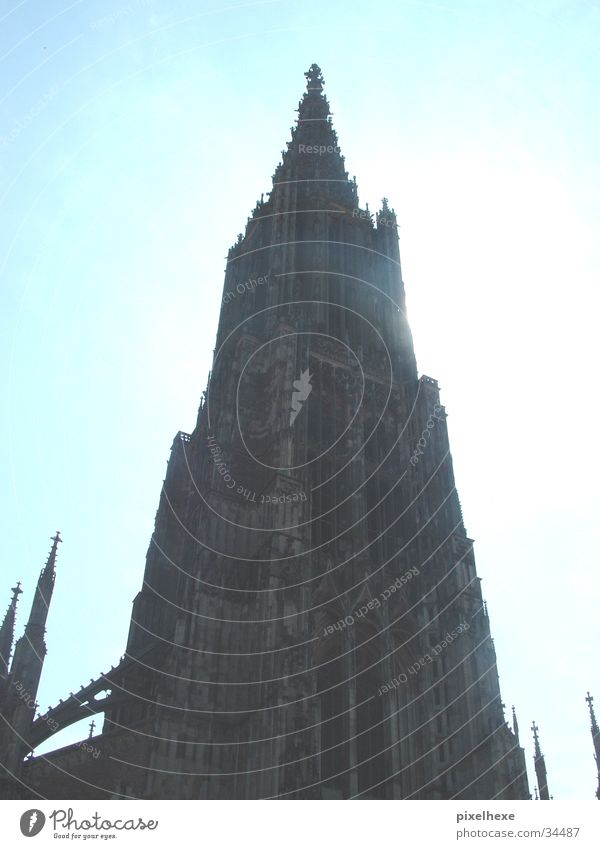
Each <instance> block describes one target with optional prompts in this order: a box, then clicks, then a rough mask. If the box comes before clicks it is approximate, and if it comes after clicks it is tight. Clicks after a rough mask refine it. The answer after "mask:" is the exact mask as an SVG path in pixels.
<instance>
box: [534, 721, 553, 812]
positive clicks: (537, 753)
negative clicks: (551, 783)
mask: <svg viewBox="0 0 600 849" xmlns="http://www.w3.org/2000/svg"><path fill="white" fill-rule="evenodd" d="M531 730H532V731H533V746H534V753H533V763H534V766H535V775H536V778H537V781H538V786H539V788H540V799H550V794H549V793H548V777H547V775H546V762H545V760H544V756H543V755H542V751H541V749H540V738H539V737H538V731H539V730H540V729H539V728H538V726H537V725H536V724H535V721H534V722H533V723H532V725H531Z"/></svg>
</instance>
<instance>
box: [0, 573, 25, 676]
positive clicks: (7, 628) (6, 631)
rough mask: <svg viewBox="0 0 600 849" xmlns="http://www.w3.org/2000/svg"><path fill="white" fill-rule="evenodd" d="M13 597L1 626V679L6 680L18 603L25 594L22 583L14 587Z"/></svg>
mask: <svg viewBox="0 0 600 849" xmlns="http://www.w3.org/2000/svg"><path fill="white" fill-rule="evenodd" d="M11 592H12V594H13V597H12V599H11V602H10V604H9V605H8V610H7V611H6V616H5V617H4V621H3V622H2V625H1V626H0V677H2V678H6V676H7V674H8V662H9V660H10V654H11V652H12V646H13V640H14V636H15V617H16V613H17V602H18V600H19V595H20V594H21V593H22V592H23V590H22V589H21V582H20V581H18V582H17V586H16V587H13V588H12V590H11Z"/></svg>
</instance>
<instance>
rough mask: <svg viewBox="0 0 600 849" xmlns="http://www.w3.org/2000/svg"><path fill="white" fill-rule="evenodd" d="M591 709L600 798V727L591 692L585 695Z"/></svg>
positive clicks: (597, 790) (598, 796) (599, 797)
mask: <svg viewBox="0 0 600 849" xmlns="http://www.w3.org/2000/svg"><path fill="white" fill-rule="evenodd" d="M585 700H586V702H587V703H588V707H589V709H590V720H591V723H592V727H591V731H592V741H593V743H594V757H595V759H596V769H597V770H598V788H597V789H596V799H600V729H599V728H598V723H597V722H596V714H595V712H594V697H593V696H590V694H589V692H588V694H587V696H586V697H585Z"/></svg>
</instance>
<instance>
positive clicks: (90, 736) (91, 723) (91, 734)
mask: <svg viewBox="0 0 600 849" xmlns="http://www.w3.org/2000/svg"><path fill="white" fill-rule="evenodd" d="M95 727H96V723H95V722H94V720H93V719H92V721H91V722H90V733H89V735H88V740H91V738H92V737H93V735H94V728H95Z"/></svg>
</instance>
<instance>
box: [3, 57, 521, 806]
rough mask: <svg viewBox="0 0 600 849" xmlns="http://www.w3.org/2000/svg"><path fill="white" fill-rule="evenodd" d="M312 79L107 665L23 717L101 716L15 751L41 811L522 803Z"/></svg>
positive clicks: (440, 507) (430, 451)
mask: <svg viewBox="0 0 600 849" xmlns="http://www.w3.org/2000/svg"><path fill="white" fill-rule="evenodd" d="M306 76H307V80H308V86H307V91H306V93H305V94H304V96H303V98H302V100H301V102H300V104H299V110H298V120H297V123H296V125H295V126H294V128H293V130H292V138H291V141H290V142H289V143H288V146H287V150H286V151H285V152H284V153H283V156H282V161H281V163H280V164H279V165H278V166H277V169H276V171H275V174H274V177H273V189H272V191H271V192H270V194H269V197H268V199H264V198H262V199H261V201H260V202H259V203H258V204H257V205H256V208H255V209H254V211H253V213H252V216H251V217H250V218H249V219H248V224H247V227H246V230H245V233H244V234H241V235H240V237H239V238H238V241H237V243H236V244H235V245H234V247H232V248H231V250H230V251H229V256H228V262H227V269H226V273H225V282H224V288H223V300H222V308H221V315H220V322H219V329H218V334H217V342H216V348H215V357H214V362H213V367H212V371H211V374H210V378H209V381H208V386H207V391H206V393H205V394H204V397H203V400H202V403H201V405H200V410H199V414H198V420H197V423H196V426H195V428H194V430H193V432H192V433H190V434H186V433H178V434H177V436H176V437H175V440H174V442H173V446H172V449H171V456H170V460H169V464H168V470H167V474H166V479H165V482H164V486H163V490H162V493H161V496H160V502H159V508H158V512H157V515H156V524H155V530H154V534H153V537H152V541H151V543H150V547H149V550H148V555H147V561H146V568H145V574H144V580H143V585H142V589H141V590H140V592H139V594H138V596H137V597H136V599H135V601H134V605H133V613H132V619H131V627H130V632H129V638H128V643H127V649H126V653H125V655H124V658H123V659H122V660H121V662H119V664H118V665H117V666H116V668H114V669H111V671H110V672H109V673H106V674H104V675H103V676H101V677H100V678H99V679H97V680H96V681H93V682H91V684H90V686H89V687H88V688H84V689H85V692H84V691H82V692H81V693H80V694H79V695H77V694H75V695H74V696H73V697H71V699H72V700H71V701H69V700H67V702H65V703H63V704H62V706H57V708H56V712H50V713H49V714H47V715H46V716H45V717H42V718H40V719H37V720H36V722H34V727H35V734H37V737H36V738H35V739H37V740H41V739H43V738H44V737H47V736H49V735H48V734H47V733H46V730H45V729H46V728H47V723H48V720H49V719H51V718H52V716H56V717H58V716H59V712H60V710H62V714H61V716H62V720H61V722H62V724H63V725H64V724H65V723H67V724H68V722H72V721H74V719H75V718H80V717H81V716H82V715H85V711H86V709H87V711H88V712H89V713H97V712H99V711H100V710H102V712H104V715H105V721H104V728H103V733H102V735H101V736H100V737H95V738H93V739H92V740H90V741H88V744H89V746H91V747H92V749H93V748H94V747H95V748H96V750H97V751H99V752H100V754H99V755H96V754H95V752H94V751H87V750H86V749H84V748H83V746H74V747H73V746H70V747H67V748H66V749H61V750H59V751H57V752H54V753H53V754H52V755H50V756H46V757H45V758H40V757H37V758H31V759H29V760H27V761H26V762H25V764H24V765H23V767H22V769H21V773H20V781H21V782H22V784H21V786H26V787H31V788H33V789H34V791H35V792H37V793H40V794H41V795H43V796H47V797H50V798H89V797H90V794H91V797H95V798H99V797H142V798H181V799H223V798H226V799H258V798H272V797H278V798H320V799H335V798H339V799H345V798H354V797H358V798H382V799H383V798H385V799H449V798H459V799H528V798H530V795H529V790H528V785H527V777H526V772H525V762H524V754H523V750H522V748H521V747H520V746H519V742H518V738H517V737H516V736H515V734H514V732H513V729H511V728H510V727H509V726H508V724H507V723H506V721H505V717H504V712H503V705H502V701H501V697H500V690H499V684H498V674H497V670H496V656H495V651H494V646H493V641H492V639H491V636H490V627H489V619H488V615H487V611H486V607H485V604H484V602H483V600H482V595H481V589H480V582H479V579H478V577H477V574H476V570H475V560H474V555H473V542H472V540H471V539H469V537H468V536H467V534H466V531H465V527H464V525H463V519H462V515H461V509H460V504H459V500H458V495H457V493H456V489H455V485H454V476H453V469H452V459H451V455H450V449H449V444H448V432H447V427H446V411H445V408H444V406H443V405H442V403H441V399H440V394H439V390H438V385H437V382H436V381H435V380H434V379H433V378H430V377H426V376H419V375H418V372H417V367H416V362H415V355H414V350H413V342H412V337H411V333H410V328H409V325H408V322H407V317H406V309H405V294H404V284H403V281H402V274H401V267H400V254H399V244H398V231H397V224H396V216H395V214H394V212H393V210H392V209H390V208H389V206H388V203H387V201H386V200H384V201H383V204H382V207H381V209H380V210H379V211H378V212H377V214H376V215H375V216H373V215H372V214H371V213H370V212H369V211H368V208H364V209H363V208H362V207H361V206H360V205H359V200H358V193H357V186H356V182H355V180H353V179H350V178H349V177H348V174H347V172H346V170H345V165H344V158H343V156H342V155H341V153H340V149H339V145H338V140H337V137H336V134H335V131H334V130H333V127H332V123H331V116H330V112H329V106H328V102H327V100H326V98H325V97H324V95H323V92H322V89H323V79H322V76H321V72H320V70H319V69H318V67H317V66H312V67H311V69H310V70H309V71H308V72H307V74H306ZM101 691H108V695H104V696H101ZM73 699H74V701H73ZM57 721H58V720H57ZM35 734H34V736H35Z"/></svg>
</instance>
